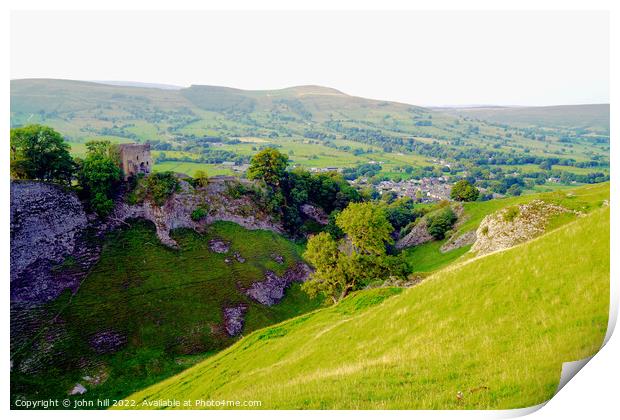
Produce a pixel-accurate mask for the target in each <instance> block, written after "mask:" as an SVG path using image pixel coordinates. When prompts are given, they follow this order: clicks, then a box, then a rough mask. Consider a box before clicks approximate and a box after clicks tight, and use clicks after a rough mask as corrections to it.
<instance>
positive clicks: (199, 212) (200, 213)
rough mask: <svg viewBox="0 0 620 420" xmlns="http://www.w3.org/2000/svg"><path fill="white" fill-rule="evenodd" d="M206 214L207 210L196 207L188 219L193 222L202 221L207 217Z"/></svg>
mask: <svg viewBox="0 0 620 420" xmlns="http://www.w3.org/2000/svg"><path fill="white" fill-rule="evenodd" d="M207 214H208V211H207V209H205V208H204V207H198V208H197V209H194V211H192V214H191V215H190V217H191V218H192V220H193V221H194V222H198V221H199V220H202V219H204V218H205V217H207Z"/></svg>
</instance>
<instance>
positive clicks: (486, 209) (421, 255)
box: [403, 183, 609, 276]
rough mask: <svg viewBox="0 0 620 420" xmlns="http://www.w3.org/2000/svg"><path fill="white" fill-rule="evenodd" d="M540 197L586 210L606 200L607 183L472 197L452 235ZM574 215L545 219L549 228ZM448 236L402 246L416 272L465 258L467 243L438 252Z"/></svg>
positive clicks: (597, 206) (575, 216)
mask: <svg viewBox="0 0 620 420" xmlns="http://www.w3.org/2000/svg"><path fill="white" fill-rule="evenodd" d="M535 199H537V200H542V201H544V202H546V203H550V204H556V205H559V206H562V207H564V208H566V209H570V210H574V211H578V212H582V213H588V212H590V211H592V210H593V209H597V208H599V207H600V206H601V203H603V202H604V201H605V200H609V183H601V184H594V185H587V186H583V187H579V188H572V189H567V190H558V191H552V192H546V193H537V194H527V195H522V196H519V197H507V198H502V199H496V200H489V201H474V202H469V203H464V216H463V221H462V223H461V224H460V226H459V227H458V229H456V235H457V236H458V235H463V234H465V233H467V232H470V231H472V230H473V231H475V230H476V229H478V226H479V225H480V222H481V221H482V219H484V217H485V216H488V215H490V214H492V213H494V212H496V211H498V210H500V209H503V208H506V207H509V206H514V205H519V204H524V203H528V202H530V201H532V200H535ZM577 217H578V216H577V215H576V214H573V213H566V214H563V215H561V216H558V217H555V218H552V219H551V220H550V221H549V225H550V226H549V228H553V227H557V226H559V225H560V224H564V223H567V222H568V221H571V220H574V219H576V218H577ZM447 241H448V239H444V240H440V241H432V242H428V243H425V244H422V245H418V246H414V247H411V248H407V249H405V250H403V253H404V256H405V258H406V260H407V261H408V262H409V263H410V265H411V266H412V267H413V269H414V271H415V273H416V274H417V275H422V276H426V275H428V274H429V273H432V272H434V271H436V270H438V269H441V268H443V267H445V266H447V265H448V264H450V263H452V262H454V261H456V260H459V258H468V257H469V256H468V255H467V254H465V253H466V252H467V251H468V250H469V248H470V246H464V247H461V248H457V249H454V250H452V251H449V252H445V253H444V252H441V250H440V248H441V246H442V245H444V244H445V243H446V242H447Z"/></svg>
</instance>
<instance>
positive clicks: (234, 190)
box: [226, 182, 248, 200]
mask: <svg viewBox="0 0 620 420" xmlns="http://www.w3.org/2000/svg"><path fill="white" fill-rule="evenodd" d="M226 186H227V189H226V195H227V196H229V197H230V198H232V199H235V200H236V199H239V198H241V197H243V196H244V195H245V194H247V193H248V189H247V188H246V187H245V185H243V184H242V183H240V182H228V183H227V184H226Z"/></svg>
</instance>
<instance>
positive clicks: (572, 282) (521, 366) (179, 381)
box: [128, 206, 610, 409]
mask: <svg viewBox="0 0 620 420" xmlns="http://www.w3.org/2000/svg"><path fill="white" fill-rule="evenodd" d="M609 238H610V237H609V208H608V207H607V206H605V207H603V208H600V209H596V210H593V211H592V212H591V213H590V214H589V215H587V216H584V217H579V218H577V219H576V220H574V221H572V222H570V223H568V224H566V225H564V226H563V227H561V228H558V229H556V230H554V231H552V232H550V233H547V234H545V235H543V236H541V237H539V238H537V239H534V240H533V241H531V242H528V243H525V244H522V245H519V246H517V247H514V248H511V249H508V250H506V251H502V252H498V253H494V254H490V255H487V256H485V257H481V258H477V259H474V260H469V261H467V262H464V263H463V264H457V265H453V266H450V267H448V268H446V269H444V270H442V271H439V272H438V273H436V274H435V275H433V276H432V277H429V278H428V279H426V280H425V281H424V282H423V283H422V284H420V285H418V286H415V287H412V288H410V289H407V290H404V291H402V293H400V294H398V291H397V290H394V289H373V290H368V291H362V292H358V293H356V294H354V295H353V296H350V297H349V298H347V299H346V300H344V301H342V302H341V303H340V304H338V305H336V306H333V307H330V308H328V309H321V310H318V311H315V312H312V313H309V314H306V315H303V316H300V317H297V318H294V319H292V320H289V321H286V322H283V323H281V324H278V325H276V326H273V327H269V328H265V329H262V330H258V331H255V332H254V333H252V334H250V335H249V336H247V337H245V338H244V339H242V340H240V341H239V342H237V343H236V344H234V345H233V346H231V347H230V348H228V349H226V350H224V351H222V352H220V353H218V354H217V355H215V356H212V357H210V358H209V359H207V360H205V361H204V362H201V363H200V364H198V365H197V366H195V367H193V368H190V369H188V370H186V371H185V372H183V373H181V374H179V375H177V376H175V377H172V378H170V379H167V380H165V381H163V382H161V383H159V384H157V385H154V386H152V387H149V388H147V389H145V390H143V391H140V392H138V393H135V394H133V395H131V396H129V397H128V399H129V400H133V399H135V400H136V401H137V407H147V406H148V404H149V403H153V402H156V401H157V400H167V399H178V400H180V401H184V400H192V401H193V400H196V399H205V400H207V399H217V400H221V399H224V400H240V401H244V400H248V401H249V400H260V401H262V406H261V408H264V409H273V408H339V409H366V408H372V409H380V408H390V409H394V408H403V409H416V408H417V409H421V408H425V409H459V408H465V409H488V408H490V409H507V408H518V407H525V406H531V405H535V404H538V403H541V402H543V401H545V400H548V399H549V398H550V397H551V396H552V395H553V393H554V392H555V390H556V387H557V385H558V381H559V378H560V371H561V366H562V363H563V362H566V361H572V360H578V359H582V358H584V357H587V356H590V355H592V354H593V353H594V352H596V351H597V350H598V348H599V347H600V345H601V344H602V340H603V337H604V335H605V331H606V327H607V318H608V303H609V302H608V299H609ZM394 294H397V296H392V295H394ZM390 296H392V297H390ZM459 397H460V398H459ZM143 402H144V404H143Z"/></svg>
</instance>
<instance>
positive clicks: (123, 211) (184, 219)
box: [107, 177, 284, 248]
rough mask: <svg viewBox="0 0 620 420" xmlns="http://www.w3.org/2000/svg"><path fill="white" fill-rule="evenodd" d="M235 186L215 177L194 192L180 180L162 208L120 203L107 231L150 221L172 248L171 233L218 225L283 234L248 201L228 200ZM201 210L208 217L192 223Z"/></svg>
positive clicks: (194, 189)
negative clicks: (137, 220)
mask: <svg viewBox="0 0 620 420" xmlns="http://www.w3.org/2000/svg"><path fill="white" fill-rule="evenodd" d="M234 182H239V181H237V180H236V179H235V178H230V177H214V178H211V179H210V181H209V184H208V185H207V187H204V188H194V187H192V186H191V185H190V184H189V183H188V182H186V181H183V180H181V181H180V185H181V191H180V192H178V193H175V194H173V195H172V196H171V197H170V198H168V200H166V202H165V203H164V205H162V206H161V207H160V206H157V205H155V204H153V203H152V202H150V201H148V200H145V201H144V202H143V203H140V204H136V205H130V204H127V203H126V202H125V201H123V200H119V201H118V202H117V205H116V208H115V210H114V211H113V213H112V214H111V215H110V217H109V219H108V222H107V223H108V228H114V227H118V226H120V225H121V224H123V223H126V221H127V220H129V219H135V218H142V219H146V220H150V221H151V222H153V223H154V224H155V227H156V229H157V236H158V237H159V239H160V240H161V242H162V243H163V244H165V245H168V246H170V247H173V248H175V247H176V246H177V244H176V242H175V241H174V240H173V239H172V238H171V237H170V231H171V230H172V229H177V228H189V229H195V230H197V231H199V232H201V231H203V230H204V228H205V227H206V226H207V225H209V224H211V223H213V222H215V221H227V222H234V223H237V224H238V225H241V226H243V227H244V228H246V229H265V230H271V231H274V232H277V233H283V232H284V228H283V227H282V225H281V224H280V223H279V222H277V221H276V220H274V219H273V218H272V217H271V216H270V215H268V214H266V213H264V212H261V211H260V210H259V209H257V206H256V204H255V203H253V202H252V200H251V199H250V198H249V197H246V196H241V197H239V198H231V197H229V196H227V194H226V192H227V188H228V186H229V185H230V183H234ZM198 208H202V209H205V211H206V212H207V215H206V217H204V218H202V219H201V220H192V217H191V215H192V212H193V211H194V210H196V209H198Z"/></svg>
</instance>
